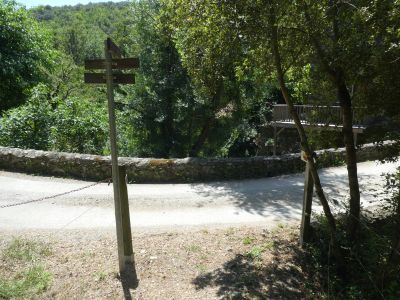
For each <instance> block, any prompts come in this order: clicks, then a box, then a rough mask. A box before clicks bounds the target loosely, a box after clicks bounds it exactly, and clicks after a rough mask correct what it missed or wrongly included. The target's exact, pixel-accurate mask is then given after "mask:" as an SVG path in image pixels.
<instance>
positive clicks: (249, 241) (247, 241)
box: [243, 236, 254, 245]
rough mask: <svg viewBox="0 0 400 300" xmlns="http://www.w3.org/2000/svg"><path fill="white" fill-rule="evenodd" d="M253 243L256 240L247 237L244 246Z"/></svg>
mask: <svg viewBox="0 0 400 300" xmlns="http://www.w3.org/2000/svg"><path fill="white" fill-rule="evenodd" d="M253 241H254V238H252V237H249V236H246V237H245V238H244V239H243V245H250V244H251V243H252V242H253Z"/></svg>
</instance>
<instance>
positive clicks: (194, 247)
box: [186, 245, 201, 252]
mask: <svg viewBox="0 0 400 300" xmlns="http://www.w3.org/2000/svg"><path fill="white" fill-rule="evenodd" d="M186 249H187V251H189V252H200V251H201V247H200V246H198V245H190V246H188V247H187V248H186Z"/></svg>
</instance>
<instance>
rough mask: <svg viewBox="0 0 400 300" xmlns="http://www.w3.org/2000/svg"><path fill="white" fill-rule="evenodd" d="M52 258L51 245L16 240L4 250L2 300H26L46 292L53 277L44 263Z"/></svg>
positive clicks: (2, 256) (1, 274) (0, 283)
mask: <svg viewBox="0 0 400 300" xmlns="http://www.w3.org/2000/svg"><path fill="white" fill-rule="evenodd" d="M49 255H51V249H50V246H49V245H48V244H45V243H41V242H36V241H31V240H27V239H20V238H14V239H12V240H11V241H10V242H8V243H7V245H6V246H5V248H3V249H2V251H1V254H0V257H1V266H2V267H1V270H0V299H26V298H35V296H37V295H39V294H40V293H42V292H44V291H45V290H46V289H47V288H48V287H49V286H50V284H51V280H52V275H51V273H50V272H48V271H47V270H46V269H45V267H44V265H43V259H44V258H45V257H46V256H49Z"/></svg>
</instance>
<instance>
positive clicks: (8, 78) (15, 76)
mask: <svg viewBox="0 0 400 300" xmlns="http://www.w3.org/2000/svg"><path fill="white" fill-rule="evenodd" d="M51 60H52V51H51V48H50V47H49V40H48V38H47V34H46V32H45V31H43V30H40V29H39V25H38V23H37V22H36V21H35V20H34V19H33V18H31V17H29V15H28V12H27V11H26V10H25V9H24V8H21V7H19V6H18V5H17V4H16V2H14V1H8V0H2V1H0V91H1V92H0V114H1V113H2V112H3V111H4V110H6V109H9V108H12V107H15V106H18V105H20V104H22V103H24V101H25V100H26V98H27V96H28V94H29V89H30V88H32V87H33V86H34V85H35V84H37V83H39V82H41V81H43V80H45V72H44V70H45V69H48V68H51Z"/></svg>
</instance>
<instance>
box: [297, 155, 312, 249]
mask: <svg viewBox="0 0 400 300" xmlns="http://www.w3.org/2000/svg"><path fill="white" fill-rule="evenodd" d="M309 159H313V158H312V157H307V156H306V155H305V152H304V151H301V160H302V161H304V162H305V163H306V171H305V178H304V195H303V211H302V216H301V226H300V244H301V246H303V245H304V243H306V242H308V241H309V240H310V230H311V225H310V221H311V207H312V196H313V191H314V180H313V178H312V176H311V171H310V162H309V161H308V160H309Z"/></svg>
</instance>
